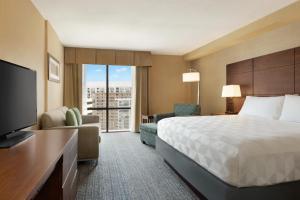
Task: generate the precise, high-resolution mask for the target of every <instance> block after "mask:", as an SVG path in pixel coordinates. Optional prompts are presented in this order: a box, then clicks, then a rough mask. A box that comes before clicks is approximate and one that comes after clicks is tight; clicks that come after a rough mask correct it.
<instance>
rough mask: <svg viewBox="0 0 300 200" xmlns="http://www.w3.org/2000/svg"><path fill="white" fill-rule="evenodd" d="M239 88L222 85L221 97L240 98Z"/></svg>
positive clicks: (237, 86)
mask: <svg viewBox="0 0 300 200" xmlns="http://www.w3.org/2000/svg"><path fill="white" fill-rule="evenodd" d="M240 96H241V88H240V86H239V85H224V86H223V89H222V97H240Z"/></svg>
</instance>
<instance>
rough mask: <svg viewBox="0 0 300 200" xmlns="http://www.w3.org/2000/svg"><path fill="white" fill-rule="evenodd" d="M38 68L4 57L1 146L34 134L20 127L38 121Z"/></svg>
mask: <svg viewBox="0 0 300 200" xmlns="http://www.w3.org/2000/svg"><path fill="white" fill-rule="evenodd" d="M36 84H37V83H36V72H35V71H33V70H31V69H28V68H25V67H22V66H19V65H16V64H13V63H9V62H6V61H3V60H0V148H7V147H11V146H13V145H15V144H17V143H19V142H21V141H23V140H25V139H26V138H28V137H30V136H31V135H32V133H31V132H30V131H20V130H22V129H24V128H26V127H29V126H32V125H34V124H36V123H37V92H36Z"/></svg>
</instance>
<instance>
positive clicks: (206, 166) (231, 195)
mask: <svg viewBox="0 0 300 200" xmlns="http://www.w3.org/2000/svg"><path fill="white" fill-rule="evenodd" d="M156 148H157V151H158V152H159V153H160V154H161V155H162V156H163V158H164V159H165V161H166V162H168V163H169V164H170V165H171V166H172V167H173V168H174V169H175V170H176V171H177V172H178V173H179V174H181V175H182V176H183V177H184V178H185V179H186V180H187V181H188V182H190V183H191V184H192V185H193V186H194V187H195V188H196V189H197V190H199V192H201V193H202V194H203V195H204V196H206V197H207V198H208V199H209V200H237V199H239V200H241V199H243V200H248V199H249V200H250V199H256V200H260V199H272V200H273V199H274V200H279V199H282V200H283V199H285V200H287V199H300V181H299V180H300V124H299V123H294V122H286V121H279V120H272V119H264V118H260V117H250V116H238V115H230V116H226V115H224V116H202V117H174V118H168V119H164V120H162V121H160V122H159V123H158V138H157V147H156Z"/></svg>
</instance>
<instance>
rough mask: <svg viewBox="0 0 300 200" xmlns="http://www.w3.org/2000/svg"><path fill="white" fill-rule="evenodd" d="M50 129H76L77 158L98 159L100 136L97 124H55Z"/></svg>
mask: <svg viewBox="0 0 300 200" xmlns="http://www.w3.org/2000/svg"><path fill="white" fill-rule="evenodd" d="M51 129H78V160H91V159H98V156H99V143H100V141H101V137H100V135H99V133H100V130H99V127H98V126H57V127H52V128H48V130H51Z"/></svg>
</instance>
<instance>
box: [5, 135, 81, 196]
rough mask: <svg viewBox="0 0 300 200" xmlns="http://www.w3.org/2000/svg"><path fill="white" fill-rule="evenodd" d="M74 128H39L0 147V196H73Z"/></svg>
mask: <svg viewBox="0 0 300 200" xmlns="http://www.w3.org/2000/svg"><path fill="white" fill-rule="evenodd" d="M77 132H78V131H77V130H75V129H69V130H41V131H34V135H33V136H32V137H30V138H28V139H27V140H25V141H23V142H21V143H19V144H17V145H16V146H14V147H12V148H9V149H0V160H1V164H0V199H14V200H19V199H20V200H21V199H22V200H23V199H75V196H76V190H77V188H76V185H77V141H78V135H77Z"/></svg>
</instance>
